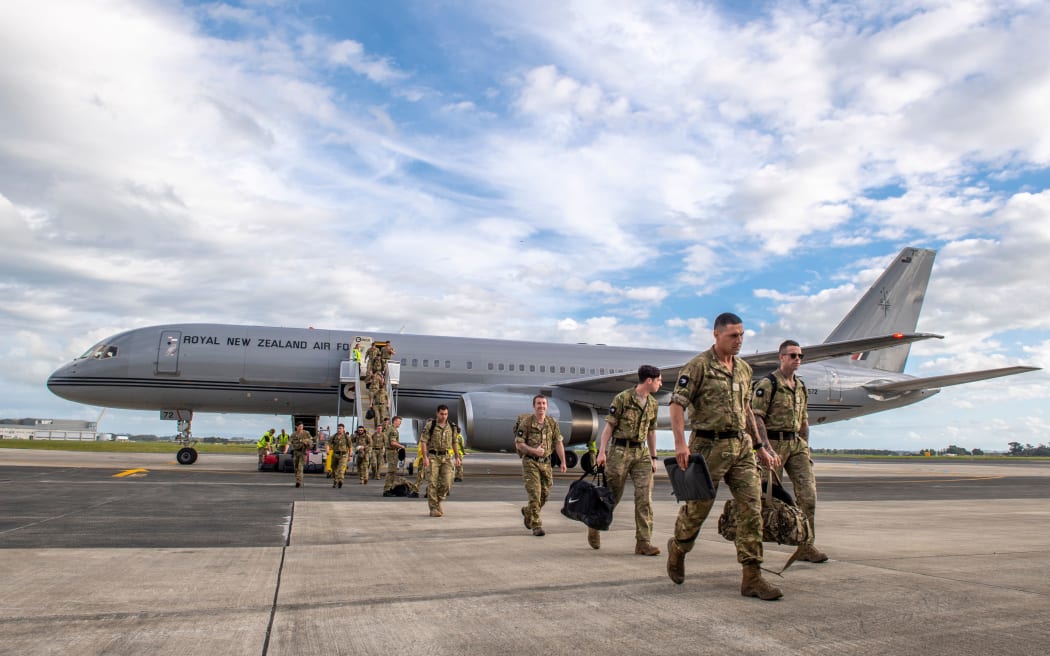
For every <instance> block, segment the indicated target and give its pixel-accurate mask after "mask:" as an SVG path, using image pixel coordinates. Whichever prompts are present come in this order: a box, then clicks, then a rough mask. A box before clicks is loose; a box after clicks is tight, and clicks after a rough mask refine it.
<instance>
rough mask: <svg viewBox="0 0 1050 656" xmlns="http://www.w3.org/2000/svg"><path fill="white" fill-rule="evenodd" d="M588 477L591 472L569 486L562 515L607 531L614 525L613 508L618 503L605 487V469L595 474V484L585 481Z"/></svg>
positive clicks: (590, 526) (600, 469)
mask: <svg viewBox="0 0 1050 656" xmlns="http://www.w3.org/2000/svg"><path fill="white" fill-rule="evenodd" d="M588 475H589V472H584V473H583V475H582V476H580V477H579V478H578V479H576V480H575V481H573V482H572V485H570V486H569V493H568V494H566V495H565V504H564V505H563V506H562V507H561V514H563V515H565V516H566V517H568V518H569V519H572V520H575V521H577V522H583V523H584V524H586V525H587V526H588V527H589V528H593V529H597V530H599V531H606V530H608V529H609V525H610V524H612V519H613V506H615V505H616V501H615V500H614V499H613V493H612V491H610V490H609V488H608V487H606V485H605V469H604V468H599V469H598V471H597V472H596V473H595V474H594V483H592V482H590V481H585V480H584V479H585V478H587V476H588Z"/></svg>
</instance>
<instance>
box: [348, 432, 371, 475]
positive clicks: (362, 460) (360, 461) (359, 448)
mask: <svg viewBox="0 0 1050 656" xmlns="http://www.w3.org/2000/svg"><path fill="white" fill-rule="evenodd" d="M351 443H352V444H353V446H354V451H356V452H357V477H358V479H360V481H361V485H367V484H368V470H369V468H370V461H371V459H372V436H371V435H369V434H368V431H367V430H366V429H365V427H364V426H358V427H357V430H356V431H354V437H353V439H352V441H351Z"/></svg>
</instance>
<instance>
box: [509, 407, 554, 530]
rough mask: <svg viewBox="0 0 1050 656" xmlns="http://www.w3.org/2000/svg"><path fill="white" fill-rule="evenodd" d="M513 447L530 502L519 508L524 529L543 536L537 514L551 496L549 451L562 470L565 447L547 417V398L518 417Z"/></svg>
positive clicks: (552, 480) (549, 418) (551, 480)
mask: <svg viewBox="0 0 1050 656" xmlns="http://www.w3.org/2000/svg"><path fill="white" fill-rule="evenodd" d="M514 448H515V450H516V451H517V452H518V455H519V456H520V457H521V475H522V478H524V479H525V493H526V494H528V495H529V503H528V505H527V506H525V507H523V508H522V509H521V514H522V517H524V518H525V528H531V529H532V534H533V535H536V536H543V535H546V534H547V533H546V531H544V530H543V519H542V517H540V511H541V510H542V509H543V505H544V504H545V503H547V498H548V497H549V496H550V491H551V485H553V484H554V474H553V472H552V471H551V450H552V449H555V450H557V453H558V458H559V459H560V461H561V471H562V472H564V471H565V446H564V445H563V444H562V436H561V430H559V428H558V422H557V421H555V419H554V418H553V417H548V416H547V397H545V396H543V395H542V394H537V395H536V396H534V397H532V413H531V414H529V413H526V414H523V415H518V420H517V421H516V422H515V423H514Z"/></svg>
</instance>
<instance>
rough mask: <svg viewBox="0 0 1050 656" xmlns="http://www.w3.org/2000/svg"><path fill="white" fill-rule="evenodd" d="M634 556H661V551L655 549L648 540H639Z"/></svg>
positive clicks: (635, 544)
mask: <svg viewBox="0 0 1050 656" xmlns="http://www.w3.org/2000/svg"><path fill="white" fill-rule="evenodd" d="M634 554H635V555H636V556H659V555H660V549H659V548H658V547H654V546H653V545H652V544H650V543H649V541H648V540H638V541H636V542H635V543H634Z"/></svg>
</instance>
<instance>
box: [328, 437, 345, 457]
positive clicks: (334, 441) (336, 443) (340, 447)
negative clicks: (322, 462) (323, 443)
mask: <svg viewBox="0 0 1050 656" xmlns="http://www.w3.org/2000/svg"><path fill="white" fill-rule="evenodd" d="M328 448H329V449H331V450H332V453H346V452H347V451H349V450H350V436H349V435H347V434H346V433H336V434H335V435H333V436H332V437H331V438H330V439H329V440H328Z"/></svg>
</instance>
